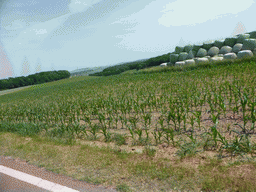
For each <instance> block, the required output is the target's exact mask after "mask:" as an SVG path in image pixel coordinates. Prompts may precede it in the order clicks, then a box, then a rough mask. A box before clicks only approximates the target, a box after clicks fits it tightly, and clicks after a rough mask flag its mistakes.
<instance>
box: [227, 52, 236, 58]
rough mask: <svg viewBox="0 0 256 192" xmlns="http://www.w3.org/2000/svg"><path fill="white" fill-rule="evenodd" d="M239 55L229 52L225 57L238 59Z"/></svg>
mask: <svg viewBox="0 0 256 192" xmlns="http://www.w3.org/2000/svg"><path fill="white" fill-rule="evenodd" d="M236 58H237V56H236V54H235V53H227V54H225V55H224V59H236Z"/></svg>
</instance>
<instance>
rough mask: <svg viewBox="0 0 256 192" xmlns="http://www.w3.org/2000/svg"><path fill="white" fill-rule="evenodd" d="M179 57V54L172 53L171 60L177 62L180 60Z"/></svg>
mask: <svg viewBox="0 0 256 192" xmlns="http://www.w3.org/2000/svg"><path fill="white" fill-rule="evenodd" d="M178 58H179V55H178V54H171V55H170V62H171V63H175V62H176V61H178Z"/></svg>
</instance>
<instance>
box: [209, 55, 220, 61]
mask: <svg viewBox="0 0 256 192" xmlns="http://www.w3.org/2000/svg"><path fill="white" fill-rule="evenodd" d="M222 60H223V57H218V56H217V57H212V58H210V61H213V62H215V61H222Z"/></svg>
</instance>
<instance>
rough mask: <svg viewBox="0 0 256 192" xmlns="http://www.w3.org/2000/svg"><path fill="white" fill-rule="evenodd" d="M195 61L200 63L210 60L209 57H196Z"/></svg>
mask: <svg viewBox="0 0 256 192" xmlns="http://www.w3.org/2000/svg"><path fill="white" fill-rule="evenodd" d="M195 62H196V64H198V63H207V62H209V59H208V58H196V59H195Z"/></svg>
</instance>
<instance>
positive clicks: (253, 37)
mask: <svg viewBox="0 0 256 192" xmlns="http://www.w3.org/2000/svg"><path fill="white" fill-rule="evenodd" d="M249 34H250V38H251V39H256V31H252V32H250V33H249Z"/></svg>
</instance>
